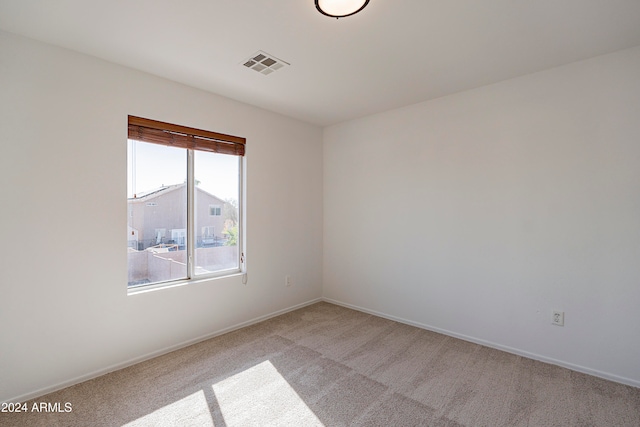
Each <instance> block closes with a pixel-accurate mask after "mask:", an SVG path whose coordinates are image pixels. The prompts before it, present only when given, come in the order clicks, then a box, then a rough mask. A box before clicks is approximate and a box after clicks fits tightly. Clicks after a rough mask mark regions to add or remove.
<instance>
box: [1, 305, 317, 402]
mask: <svg viewBox="0 0 640 427" xmlns="http://www.w3.org/2000/svg"><path fill="white" fill-rule="evenodd" d="M320 301H322V298H315V299H313V300H310V301H306V302H303V303H301V304H297V305H294V306H292V307H287V308H284V309H282V310H278V311H274V312H273V313H269V314H265V315H264V316H260V317H256V318H254V319H251V320H247V321H246V322H242V323H238V324H236V325H233V326H230V327H228V328H224V329H221V330H218V331H215V332H212V333H209V334H206V335H202V336H200V337H197V338H194V339H190V340H187V341H183V342H181V343H179V344H175V345H172V346H170V347H166V348H163V349H160V350H157V351H154V352H152V353H147V354H145V355H143V356H140V357H135V358H133V359H129V360H126V361H124V362H122V363H117V364H115V365H111V366H108V367H106V368H103V369H99V370H97V371H93V372H90V373H88V374H85V375H81V376H79V377H75V378H73V379H70V380H68V381H63V382H60V383H57V384H54V385H51V386H48V387H44V388H41V389H39V390H35V391H32V392H29V393H25V394H22V395H20V396H16V397H14V398H11V399H8V400H6V402H25V401H27V400H31V399H35V398H37V397H40V396H44V395H45V394H49V393H53V392H54V391H58V390H62V389H63V388H67V387H71V386H72V385H76V384H79V383H82V382H85V381H88V380H92V379H94V378H98V377H100V376H102V375H105V374H108V373H110V372H114V371H118V370H120V369H124V368H128V367H129V366H133V365H135V364H137V363H140V362H144V361H147V360H150V359H153V358H155V357H158V356H162V355H164V354H167V353H171V352H172V351H176V350H180V349H181V348H185V347H189V346H190V345H193V344H197V343H199V342H202V341H206V340H208V339H211V338H214V337H217V336H219V335H223V334H226V333H229V332H232V331H235V330H237V329H241V328H244V327H247V326H250V325H254V324H256V323H260V322H262V321H265V320H267V319H271V318H272V317H276V316H280V315H281V314H285V313H288V312H290V311H294V310H297V309H299V308H302V307H306V306H308V305H311V304H315V303H317V302H320Z"/></svg>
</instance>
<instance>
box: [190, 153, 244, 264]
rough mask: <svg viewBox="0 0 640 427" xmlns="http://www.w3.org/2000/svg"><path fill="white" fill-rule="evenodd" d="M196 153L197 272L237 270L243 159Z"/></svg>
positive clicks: (195, 214)
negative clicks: (241, 160)
mask: <svg viewBox="0 0 640 427" xmlns="http://www.w3.org/2000/svg"><path fill="white" fill-rule="evenodd" d="M194 154H195V156H194V179H195V182H196V186H195V191H194V192H195V203H194V210H195V212H194V216H195V228H194V229H195V234H196V240H195V263H196V264H195V267H196V268H195V274H196V275H198V274H208V273H213V272H218V271H222V270H229V269H237V268H239V263H238V261H239V257H238V239H239V235H238V225H239V217H238V206H239V204H238V201H239V200H240V192H239V188H240V186H239V184H240V180H239V176H240V158H239V157H236V156H230V155H225V154H217V153H210V152H205V151H196V152H195V153H194Z"/></svg>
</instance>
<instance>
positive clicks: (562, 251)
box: [323, 48, 640, 386]
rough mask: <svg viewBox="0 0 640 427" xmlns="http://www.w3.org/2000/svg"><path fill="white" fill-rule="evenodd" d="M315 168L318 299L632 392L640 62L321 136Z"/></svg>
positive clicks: (587, 67) (417, 108)
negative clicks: (319, 220)
mask: <svg viewBox="0 0 640 427" xmlns="http://www.w3.org/2000/svg"><path fill="white" fill-rule="evenodd" d="M425 78H428V76H425ZM323 168H324V296H325V297H326V298H329V299H332V300H335V301H339V302H341V303H344V304H350V305H352V306H357V307H360V308H363V309H365V310H369V311H374V312H378V313H382V314H385V315H387V316H393V317H396V318H401V319H404V320H406V321H409V322H413V323H415V324H420V325H423V326H426V327H428V328H431V329H436V330H441V331H446V332H447V333H450V334H454V335H457V336H463V337H465V338H467V339H471V340H475V341H477V342H484V343H489V344H491V345H493V346H496V347H500V348H506V349H508V350H510V351H513V352H518V353H520V354H527V355H530V356H534V357H537V358H539V359H542V360H547V361H553V362H554V363H558V364H563V365H565V366H572V367H574V368H577V369H580V370H583V371H586V372H591V373H594V374H597V375H600V376H605V377H607V378H611V379H615V380H618V381H622V382H626V383H629V384H633V385H636V386H640V48H634V49H630V50H626V51H621V52H618V53H615V54H611V55H608V56H603V57H598V58H594V59H592V60H588V61H584V62H579V63H574V64H570V65H568V66H564V67H560V68H555V69H551V70H548V71H545V72H540V73H536V74H532V75H528V76H524V77H521V78H517V79H513V80H509V81H505V82H502V83H499V84H495V85H491V86H487V87H482V88H479V89H476V90H471V91H467V92H463V93H459V94H456V95H452V96H448V97H444V98H440V99H436V100H433V101H429V102H424V103H421V104H417V105H413V106H410V107H406V108H402V109H397V110H393V111H389V112H386V113H383V114H378V115H375V116H370V117H365V118H362V119H359V120H353V121H350V122H347V123H343V124H340V125H336V126H333V127H330V128H327V129H325V131H324V165H323ZM553 309H559V310H564V311H565V313H566V319H565V322H566V325H565V326H564V327H563V328H562V327H557V326H552V325H551V324H550V320H551V310H553Z"/></svg>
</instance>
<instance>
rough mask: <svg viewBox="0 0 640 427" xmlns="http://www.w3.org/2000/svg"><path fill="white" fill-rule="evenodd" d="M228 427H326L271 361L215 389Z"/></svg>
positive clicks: (248, 370)
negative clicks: (297, 426)
mask: <svg viewBox="0 0 640 427" xmlns="http://www.w3.org/2000/svg"><path fill="white" fill-rule="evenodd" d="M213 391H214V393H215V397H216V399H217V400H218V405H219V407H220V411H221V412H222V416H223V417H224V421H225V423H226V425H227V426H265V425H304V426H323V424H322V423H321V422H320V420H319V419H318V417H316V415H315V414H314V413H313V411H312V410H311V409H309V407H308V406H307V405H306V404H305V402H304V401H303V400H302V399H301V398H300V396H299V395H298V393H296V391H295V390H294V389H293V388H292V387H291V385H289V383H288V382H287V380H286V379H285V378H284V377H283V376H282V375H280V373H279V372H278V370H277V369H276V368H275V367H274V366H273V365H272V364H271V362H270V361H268V360H267V361H265V362H262V363H260V364H258V365H255V366H253V367H251V368H249V369H247V370H245V371H243V372H240V373H238V374H236V375H234V376H232V377H229V378H227V379H225V380H223V381H220V382H218V383H216V384H214V385H213Z"/></svg>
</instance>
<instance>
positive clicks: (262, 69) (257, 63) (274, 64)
mask: <svg viewBox="0 0 640 427" xmlns="http://www.w3.org/2000/svg"><path fill="white" fill-rule="evenodd" d="M242 65H244V66H245V67H247V68H251V69H252V70H255V71H257V72H259V73H260V74H264V75H265V76H266V75H268V74H271V73H273V72H274V71H277V70H279V69H281V68H283V67H285V66H286V65H290V64H289V63H288V62H286V61H283V60H282V59H278V58H276V57H275V56H273V55H270V54H268V53H266V52H263V51H261V50H259V51H258V52H256V53H254V54H253V55H251V56H250V57H249V58H247V59H245V60H244V61H242Z"/></svg>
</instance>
